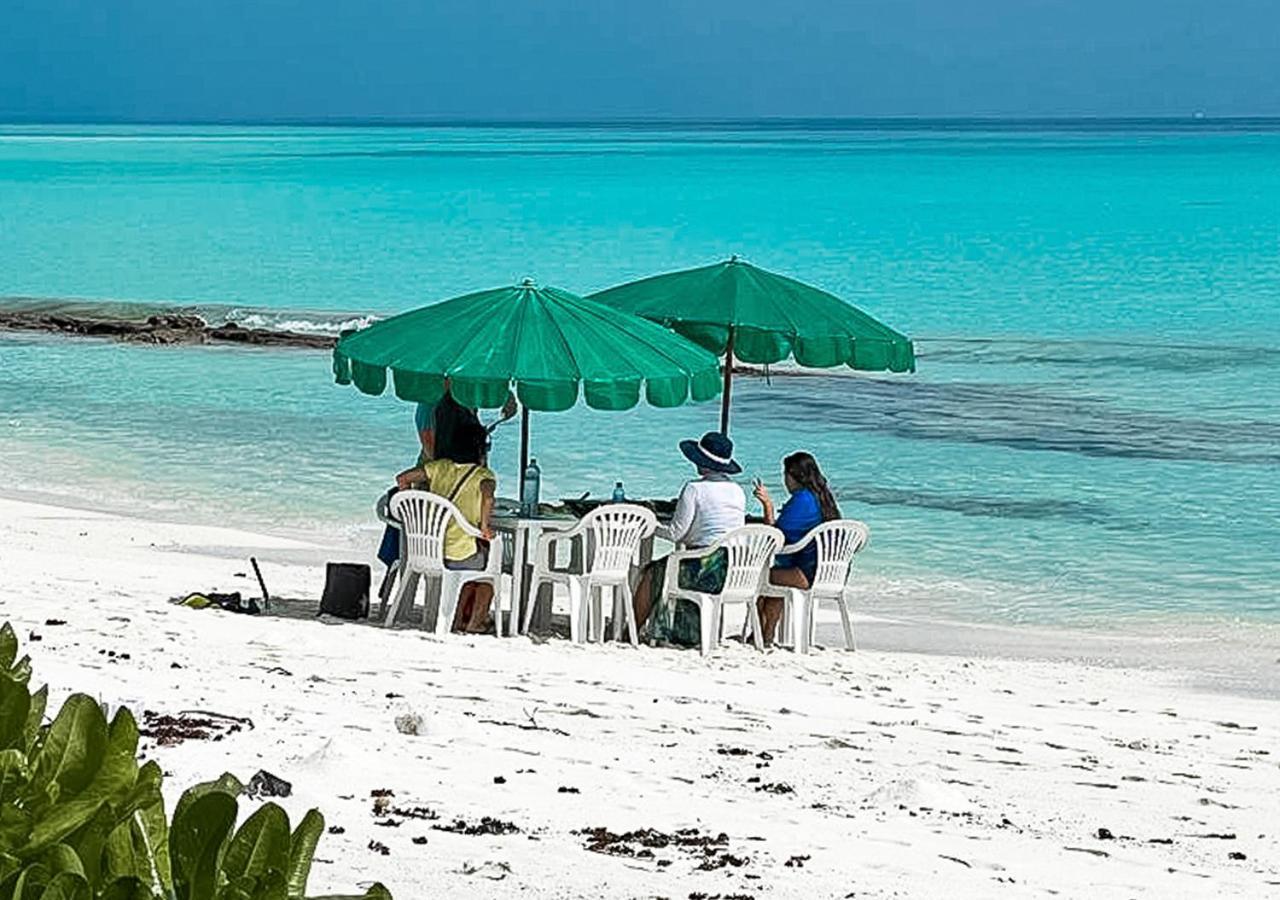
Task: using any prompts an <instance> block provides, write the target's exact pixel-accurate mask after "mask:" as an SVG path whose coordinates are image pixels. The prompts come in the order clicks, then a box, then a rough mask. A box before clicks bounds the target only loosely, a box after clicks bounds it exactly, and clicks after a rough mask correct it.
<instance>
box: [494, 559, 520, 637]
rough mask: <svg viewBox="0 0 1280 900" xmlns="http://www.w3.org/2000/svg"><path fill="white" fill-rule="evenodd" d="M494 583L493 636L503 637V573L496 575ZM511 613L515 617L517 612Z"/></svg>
mask: <svg viewBox="0 0 1280 900" xmlns="http://www.w3.org/2000/svg"><path fill="white" fill-rule="evenodd" d="M491 581H492V584H493V636H494V637H502V573H501V572H499V573H498V574H496V575H494V576H493V578H492V579H491ZM511 615H512V616H513V617H514V616H515V612H514V611H512V613H511Z"/></svg>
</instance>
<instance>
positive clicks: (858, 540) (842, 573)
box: [808, 519, 871, 594]
mask: <svg viewBox="0 0 1280 900" xmlns="http://www.w3.org/2000/svg"><path fill="white" fill-rule="evenodd" d="M870 534H871V529H869V528H868V527H867V526H866V525H864V524H863V523H862V522H855V521H854V520H853V519H832V520H831V521H830V522H823V523H822V524H821V525H819V526H818V527H817V528H815V529H813V531H811V532H809V535H808V537H809V538H811V539H812V540H813V544H814V546H816V547H817V550H818V569H817V571H816V572H814V575H813V584H812V585H811V586H810V589H811V590H812V591H813V592H814V593H816V594H839V593H840V592H841V591H843V590H844V586H845V582H847V581H848V580H849V569H850V568H851V567H852V566H853V557H854V554H856V553H857V552H858V551H859V550H861V549H862V548H863V547H865V546H866V544H867V539H868V537H870Z"/></svg>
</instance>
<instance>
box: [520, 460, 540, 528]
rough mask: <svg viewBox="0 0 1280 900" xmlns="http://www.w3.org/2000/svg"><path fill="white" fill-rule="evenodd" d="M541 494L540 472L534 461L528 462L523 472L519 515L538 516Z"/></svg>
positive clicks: (536, 462)
mask: <svg viewBox="0 0 1280 900" xmlns="http://www.w3.org/2000/svg"><path fill="white" fill-rule="evenodd" d="M541 492H542V470H541V469H540V468H538V461H537V460H536V459H531V460H529V467H528V468H527V469H525V470H524V492H523V493H522V494H521V495H520V514H521V515H522V516H525V517H529V516H536V515H537V514H538V499H539V495H540V494H541Z"/></svg>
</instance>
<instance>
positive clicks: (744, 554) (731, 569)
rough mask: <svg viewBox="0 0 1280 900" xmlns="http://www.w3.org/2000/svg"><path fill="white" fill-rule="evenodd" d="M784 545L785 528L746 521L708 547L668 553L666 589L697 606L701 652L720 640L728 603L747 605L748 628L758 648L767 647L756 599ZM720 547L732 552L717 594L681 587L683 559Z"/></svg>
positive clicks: (708, 553) (703, 554)
mask: <svg viewBox="0 0 1280 900" xmlns="http://www.w3.org/2000/svg"><path fill="white" fill-rule="evenodd" d="M781 546H782V532H781V531H779V530H778V529H776V528H774V527H772V526H771V525H743V526H742V527H741V528H735V529H734V530H733V531H730V532H729V533H728V534H726V535H725V536H724V537H722V538H721V539H720V540H718V541H716V542H715V543H714V544H712V545H711V546H709V547H703V548H701V549H699V550H682V551H679V552H677V553H672V554H671V555H670V556H668V557H667V572H666V579H665V586H664V590H665V592H666V596H667V597H668V598H669V599H671V600H672V601H673V602H674V601H676V600H688V601H690V602H692V603H695V604H697V606H698V617H699V619H700V620H701V625H702V655H703V656H706V655H707V654H708V653H710V652H711V648H712V647H713V646H714V645H715V644H717V643H719V641H720V631H721V625H722V624H723V617H724V607H725V605H726V604H729V603H744V604H746V606H747V629H748V630H749V631H750V633H751V638H752V641H753V643H754V644H755V645H756V649H757V650H763V649H764V640H763V638H762V635H761V629H760V612H759V610H758V609H757V608H756V601H757V599H758V598H759V597H760V592H761V590H762V589H763V588H764V586H765V585H766V584H767V583H768V581H769V567H770V566H771V565H772V564H773V557H774V554H776V553H777V552H778V548H779V547H781ZM718 550H724V551H725V552H727V553H728V554H729V561H728V571H727V573H726V574H725V579H724V587H723V588H722V589H721V590H720V593H718V594H706V593H702V592H701V591H692V590H686V589H684V588H681V587H680V563H682V562H683V561H685V560H687V559H701V558H702V557H704V556H709V555H711V554H712V553H715V552H716V551H718Z"/></svg>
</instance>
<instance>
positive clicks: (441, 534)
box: [391, 491, 475, 575]
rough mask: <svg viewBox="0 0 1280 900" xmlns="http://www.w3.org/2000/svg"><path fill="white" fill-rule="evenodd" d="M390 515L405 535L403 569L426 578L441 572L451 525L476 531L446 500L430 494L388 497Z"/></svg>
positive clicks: (405, 494) (410, 492)
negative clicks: (421, 574) (389, 498)
mask: <svg viewBox="0 0 1280 900" xmlns="http://www.w3.org/2000/svg"><path fill="white" fill-rule="evenodd" d="M391 516H392V518H394V519H395V520H396V521H398V522H399V523H400V531H401V534H403V536H404V546H405V551H406V552H405V556H406V558H405V559H404V560H403V561H402V562H403V564H404V566H405V568H407V569H409V570H412V571H414V572H422V573H425V574H428V575H439V574H441V573H443V572H444V539H445V533H446V532H447V531H448V529H449V523H450V522H456V523H457V524H458V525H459V527H461V528H462V530H463V531H466V532H467V533H468V534H470V533H472V532H475V529H474V528H472V527H471V523H469V522H468V521H467V520H466V519H464V518H463V517H462V513H461V512H459V511H458V508H457V507H456V506H454V505H453V504H452V503H451V502H449V500H447V499H446V498H444V497H441V496H440V495H439V494H433V493H431V492H430V491H400V492H399V493H397V494H396V495H395V496H394V497H392V498H391Z"/></svg>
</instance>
